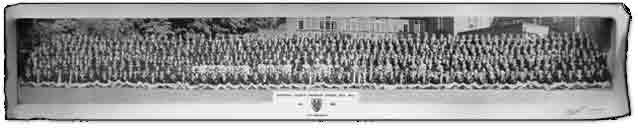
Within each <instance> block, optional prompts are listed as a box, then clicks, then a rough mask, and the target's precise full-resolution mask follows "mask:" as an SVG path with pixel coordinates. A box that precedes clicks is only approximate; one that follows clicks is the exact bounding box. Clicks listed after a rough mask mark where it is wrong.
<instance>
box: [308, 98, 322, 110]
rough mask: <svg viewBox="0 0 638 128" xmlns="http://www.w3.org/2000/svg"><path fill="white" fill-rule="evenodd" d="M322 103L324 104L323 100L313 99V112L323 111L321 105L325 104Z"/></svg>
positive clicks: (311, 102)
mask: <svg viewBox="0 0 638 128" xmlns="http://www.w3.org/2000/svg"><path fill="white" fill-rule="evenodd" d="M321 102H322V101H321V99H319V98H313V99H312V100H311V101H310V104H311V105H312V111H315V112H319V110H321V105H322V104H323V103H321Z"/></svg>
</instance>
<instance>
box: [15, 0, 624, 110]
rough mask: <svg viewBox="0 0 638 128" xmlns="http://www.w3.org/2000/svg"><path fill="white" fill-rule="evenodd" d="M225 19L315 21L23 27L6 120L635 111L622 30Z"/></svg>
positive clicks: (30, 23)
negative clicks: (629, 96)
mask: <svg viewBox="0 0 638 128" xmlns="http://www.w3.org/2000/svg"><path fill="white" fill-rule="evenodd" d="M61 5H64V4H58V5H56V7H57V6H61ZM80 5H81V4H80ZM169 5H170V4H169ZM231 5H232V4H231ZM68 6H71V7H77V6H79V5H68ZM211 6H212V7H210V8H212V9H216V10H226V11H233V10H235V9H237V10H239V9H241V8H248V7H250V6H264V7H263V8H267V9H263V8H261V9H262V10H267V11H270V12H278V11H279V12H281V11H282V10H283V8H290V9H292V10H295V9H296V10H301V12H298V13H294V14H295V15H272V16H268V15H266V16H264V15H259V16H251V15H232V14H229V15H227V16H198V17H189V16H170V15H171V14H167V15H166V16H165V17H108V16H107V17H86V16H84V17H82V16H79V17H73V16H70V17H46V16H45V17H34V16H25V17H19V16H18V17H16V18H15V19H14V20H13V21H11V22H12V23H13V24H14V26H15V28H14V29H15V34H14V36H13V40H12V41H13V44H12V45H8V44H5V46H7V47H5V49H7V52H10V53H7V54H8V55H10V56H13V57H12V58H9V59H8V60H7V61H6V62H7V63H13V65H8V66H10V67H8V68H10V69H11V70H10V71H9V72H12V71H15V72H12V73H11V74H8V76H10V77H11V78H10V79H9V80H8V81H5V83H6V85H7V88H14V89H13V90H15V91H16V93H13V94H14V95H13V97H16V98H13V99H14V100H16V101H13V102H12V103H15V104H14V105H10V106H9V107H10V108H9V110H10V111H8V112H7V114H8V117H10V118H16V119H30V118H45V119H89V120H90V119H601V118H611V117H618V116H623V115H624V114H626V113H627V112H628V111H629V110H628V108H627V107H628V103H627V100H626V92H625V90H626V88H627V87H626V86H627V84H626V80H625V79H626V78H625V77H626V74H625V71H624V70H625V62H624V59H625V58H624V57H625V56H626V55H625V53H624V52H625V51H626V48H625V47H626V42H624V41H625V39H622V38H626V37H625V36H626V32H625V31H626V28H622V27H626V25H627V24H626V22H627V21H626V19H623V18H627V17H620V18H619V17H618V15H620V16H623V14H605V13H601V14H600V15H609V16H599V15H591V16H589V15H558V16H552V15H549V16H547V15H529V14H528V13H526V14H527V15H497V14H496V15H490V14H486V15H474V16H471V15H470V16H468V15H436V14H432V13H427V12H416V11H409V10H410V9H411V8H416V9H417V10H418V9H428V8H430V6H418V4H417V6H412V5H401V4H389V5H388V6H387V7H385V6H373V5H372V4H366V5H357V4H354V5H350V4H342V5H339V4H334V5H332V4H317V5H306V4H290V5H288V4H281V5H280V4H266V5H260V4H246V5H241V4H240V5H236V6H238V7H237V8H230V7H229V8H219V7H217V8H216V6H226V5H223V4H222V5H215V4H213V5H211ZM351 6H352V7H351ZM402 6H404V7H402ZM449 6H450V7H454V8H463V7H465V6H466V5H449ZM468 6H471V7H483V6H489V4H486V5H472V4H471V5H468ZM502 6H504V5H496V6H494V9H496V10H497V11H498V10H499V9H498V8H499V7H502ZM518 6H522V7H526V6H525V4H521V5H518ZM529 6H530V7H533V8H538V7H545V6H544V5H529ZM563 6H571V5H563ZM581 6H585V7H589V5H581ZM607 6H610V7H612V9H611V10H612V11H619V10H615V9H620V8H613V7H616V6H617V5H612V4H610V5H607ZM607 6H605V7H607ZM16 7H22V8H29V7H30V6H28V5H23V6H16ZM36 7H38V6H34V7H31V8H36ZM87 7H88V6H87ZM158 7H166V6H158ZM42 8H43V9H44V10H47V9H50V8H47V7H42ZM123 8H127V7H123ZM131 8H133V7H131ZM169 8H171V7H169ZM272 8H281V9H282V10H276V9H272ZM300 8H301V9H300ZM303 8H324V9H335V8H336V9H342V10H343V9H352V8H370V9H375V8H403V11H406V12H411V13H410V14H417V15H399V14H397V15H389V14H391V13H383V14H380V15H379V16H374V15H350V16H348V15H347V14H352V13H347V14H337V13H329V14H328V15H326V14H325V13H321V14H312V15H311V14H310V13H312V12H308V11H307V10H304V9H303ZM547 8H550V9H557V10H562V11H565V12H569V11H572V12H575V13H576V12H577V10H578V9H574V10H570V9H569V8H567V9H565V8H562V9H561V8H556V6H549V5H547ZM452 9H453V8H452ZM600 9H601V10H610V9H609V8H604V7H600ZM17 10H19V9H17ZM50 10H55V9H50ZM252 10H253V11H259V10H260V8H257V9H252ZM375 10H377V11H379V10H383V9H375ZM500 10H503V9H500ZM505 10H507V9H505ZM72 11H73V10H72ZM186 11H187V12H188V10H186ZM403 11H402V9H398V10H394V12H396V13H401V12H403ZM16 12H17V11H16ZM142 12H144V11H142ZM222 12H223V11H222ZM222 12H219V11H218V12H217V13H222ZM243 12H244V13H248V14H250V12H251V11H243ZM601 12H605V11H601ZM606 12H610V11H606ZM421 13H427V15H426V14H423V15H418V14H421ZM62 14H64V13H62ZM300 14H301V15H300ZM303 14H308V15H303ZM330 14H331V15H330ZM532 14H533V13H532ZM567 14H571V13H567ZM71 15H72V14H71ZM160 15H161V14H160ZM623 20H624V21H623ZM7 43H11V42H7ZM8 49H12V50H8ZM8 82H9V83H8ZM619 92H620V93H619ZM9 100H11V99H9ZM468 106H473V107H468ZM132 108H134V109H132ZM275 115H276V116H275Z"/></svg>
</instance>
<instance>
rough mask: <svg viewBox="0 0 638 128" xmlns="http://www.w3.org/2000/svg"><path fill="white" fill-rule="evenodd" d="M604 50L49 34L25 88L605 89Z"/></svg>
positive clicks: (365, 36)
mask: <svg viewBox="0 0 638 128" xmlns="http://www.w3.org/2000/svg"><path fill="white" fill-rule="evenodd" d="M606 58H607V54H606V51H605V50H603V49H602V48H600V46H598V44H597V43H596V42H595V41H594V40H591V39H590V37H589V35H587V34H584V33H553V34H549V35H543V36H538V35H533V34H466V35H451V34H427V33H424V34H421V33H412V34H397V33H340V32H281V33H250V34H242V35H231V34H216V35H204V34H197V33H189V34H184V35H173V36H167V35H143V36H139V35H132V36H128V37H103V36H89V35H68V34H63V35H54V36H52V37H51V38H47V39H44V40H42V41H41V42H40V45H38V46H37V47H35V48H34V49H33V51H32V52H31V54H30V55H29V57H28V59H27V64H26V66H24V68H25V73H24V77H23V81H25V82H24V83H29V84H30V85H37V86H62V87H67V86H72V85H79V86H99V87H115V86H128V87H139V88H191V89H192V88H282V87H284V88H384V89H385V88H395V89H396V88H415V89H419V88H421V89H452V88H457V89H514V88H527V89H534V88H538V89H553V88H605V87H608V86H609V84H608V83H609V80H610V73H609V71H608V67H607V59H606Z"/></svg>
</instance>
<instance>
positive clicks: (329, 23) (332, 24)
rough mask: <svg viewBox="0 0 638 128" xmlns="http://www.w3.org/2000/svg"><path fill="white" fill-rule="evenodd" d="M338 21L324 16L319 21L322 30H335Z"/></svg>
mask: <svg viewBox="0 0 638 128" xmlns="http://www.w3.org/2000/svg"><path fill="white" fill-rule="evenodd" d="M336 24H337V21H336V20H334V19H332V18H330V17H327V18H322V19H321V21H319V29H321V31H333V30H335V29H336V28H337V25H336Z"/></svg>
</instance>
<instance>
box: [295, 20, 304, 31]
mask: <svg viewBox="0 0 638 128" xmlns="http://www.w3.org/2000/svg"><path fill="white" fill-rule="evenodd" d="M303 25H304V24H303V20H299V21H297V29H299V30H303V29H304V28H303Z"/></svg>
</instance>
